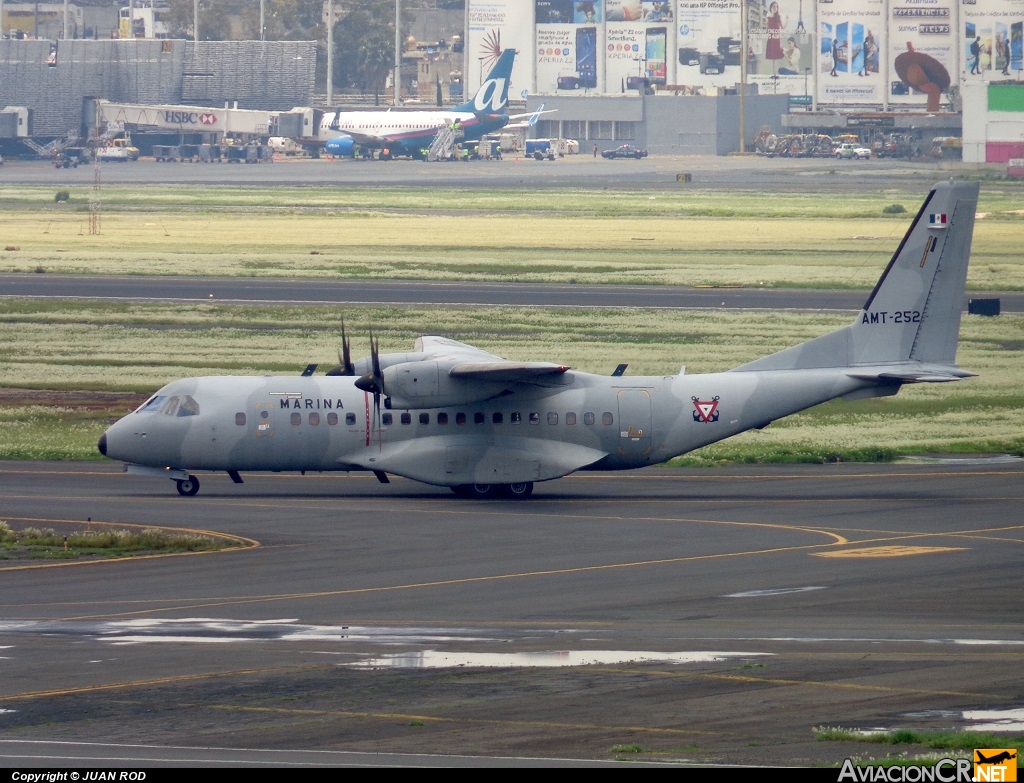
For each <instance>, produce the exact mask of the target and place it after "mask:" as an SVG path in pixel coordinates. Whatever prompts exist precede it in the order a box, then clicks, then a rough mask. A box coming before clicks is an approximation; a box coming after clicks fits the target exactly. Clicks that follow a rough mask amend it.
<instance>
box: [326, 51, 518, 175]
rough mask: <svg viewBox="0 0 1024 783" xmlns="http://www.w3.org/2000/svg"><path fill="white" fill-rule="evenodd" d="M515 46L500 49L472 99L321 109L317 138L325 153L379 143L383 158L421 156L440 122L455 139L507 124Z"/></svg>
mask: <svg viewBox="0 0 1024 783" xmlns="http://www.w3.org/2000/svg"><path fill="white" fill-rule="evenodd" d="M515 56H516V52H515V49H505V50H504V51H503V52H502V53H501V56H500V57H498V59H497V61H496V62H495V63H494V67H493V68H492V69H491V72H490V73H489V74H487V78H486V79H485V80H484V82H483V84H481V85H480V89H479V90H477V92H476V95H474V96H473V99H472V100H470V101H467V102H466V103H463V104H462V105H461V106H456V107H455V108H454V109H445V110H443V111H442V110H437V111H391V110H387V111H341V112H328V113H326V114H324V116H323V119H322V120H321V122H320V138H325V139H327V143H326V145H325V146H324V149H325V150H326V152H327V154H329V155H337V156H341V157H346V156H351V155H352V154H353V152H354V150H355V147H356V145H357V144H358V145H360V146H362V147H368V148H371V149H380V150H381V157H382V158H384V159H387V158H391V157H394V156H395V155H410V156H412V157H417V158H418V157H422V155H423V150H425V149H427V148H429V147H430V144H431V143H432V142H433V141H434V139H435V137H436V136H437V134H438V133H439V132H440V131H441V130H442V129H444V128H452V129H453V130H456V131H457V135H458V137H459V140H463V139H465V140H472V139H480V138H482V137H483V136H485V135H486V134H488V133H494V132H495V131H498V130H501V129H502V128H504V127H505V126H506V125H508V123H509V121H510V120H513V119H518V118H520V117H532V116H534V115H535V114H536V112H535V113H534V115H528V114H524V115H518V114H514V115H511V116H509V115H508V114H506V113H505V109H506V107H507V106H508V90H509V86H510V84H511V81H512V63H513V61H514V60H515Z"/></svg>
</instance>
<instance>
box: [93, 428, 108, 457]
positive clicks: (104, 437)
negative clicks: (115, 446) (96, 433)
mask: <svg viewBox="0 0 1024 783" xmlns="http://www.w3.org/2000/svg"><path fill="white" fill-rule="evenodd" d="M96 448H98V449H99V450H100V454H102V455H103V456H104V457H105V456H107V433H105V432H104V433H103V434H102V435H100V442H99V443H97V444H96Z"/></svg>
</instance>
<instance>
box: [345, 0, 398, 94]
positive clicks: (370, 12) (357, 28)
mask: <svg viewBox="0 0 1024 783" xmlns="http://www.w3.org/2000/svg"><path fill="white" fill-rule="evenodd" d="M413 19H414V17H413V16H412V14H410V13H409V12H408V11H406V10H403V11H402V30H403V35H402V39H403V40H404V38H405V35H406V34H407V33H408V30H409V28H410V27H411V26H412V22H413ZM394 62H395V4H394V2H393V0H366V2H364V3H361V4H360V5H359V6H358V7H356V8H353V9H352V10H350V11H349V12H348V13H346V14H345V15H344V16H342V17H341V19H339V20H338V23H337V24H336V25H335V26H334V84H335V85H336V86H338V87H340V88H342V89H344V88H346V87H347V88H351V89H355V90H359V91H360V92H372V93H373V94H374V96H375V97H376V96H379V95H380V93H381V92H382V91H383V90H384V87H385V85H386V84H387V77H388V74H390V73H391V69H392V67H393V65H394Z"/></svg>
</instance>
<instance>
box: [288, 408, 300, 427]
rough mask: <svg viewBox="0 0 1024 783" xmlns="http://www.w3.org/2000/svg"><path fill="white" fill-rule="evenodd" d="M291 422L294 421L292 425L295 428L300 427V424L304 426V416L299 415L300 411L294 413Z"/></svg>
mask: <svg viewBox="0 0 1024 783" xmlns="http://www.w3.org/2000/svg"><path fill="white" fill-rule="evenodd" d="M291 420H292V424H293V425H294V426H296V427H298V426H299V425H300V424H302V414H301V413H299V412H298V411H293V412H292V416H291Z"/></svg>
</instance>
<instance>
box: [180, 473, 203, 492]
mask: <svg viewBox="0 0 1024 783" xmlns="http://www.w3.org/2000/svg"><path fill="white" fill-rule="evenodd" d="M175 484H177V486H178V494H179V495H184V496H185V497H192V496H193V495H194V494H196V493H197V492H198V491H199V479H197V478H196V477H195V476H193V475H192V474H191V473H190V474H189V476H188V478H186V479H178V480H177V481H176V482H175Z"/></svg>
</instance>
